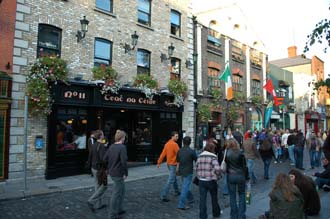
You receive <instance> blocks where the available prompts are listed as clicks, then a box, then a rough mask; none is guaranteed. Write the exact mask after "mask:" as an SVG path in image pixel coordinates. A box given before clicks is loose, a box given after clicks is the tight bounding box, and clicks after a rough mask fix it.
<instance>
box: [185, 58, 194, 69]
mask: <svg viewBox="0 0 330 219" xmlns="http://www.w3.org/2000/svg"><path fill="white" fill-rule="evenodd" d="M193 65H194V63H193V62H192V61H191V59H187V60H186V68H189V67H191V66H193Z"/></svg>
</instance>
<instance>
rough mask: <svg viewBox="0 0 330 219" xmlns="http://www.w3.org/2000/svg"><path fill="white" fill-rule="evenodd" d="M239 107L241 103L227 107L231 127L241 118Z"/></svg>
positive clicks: (228, 123) (227, 117)
mask: <svg viewBox="0 0 330 219" xmlns="http://www.w3.org/2000/svg"><path fill="white" fill-rule="evenodd" d="M239 107H241V106H240V105H238V106H237V105H231V106H229V107H227V111H226V119H227V126H228V127H230V128H233V127H234V124H235V122H236V121H237V119H238V118H239V116H240V115H239Z"/></svg>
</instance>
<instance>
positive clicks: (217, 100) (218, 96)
mask: <svg viewBox="0 0 330 219" xmlns="http://www.w3.org/2000/svg"><path fill="white" fill-rule="evenodd" d="M211 95H212V97H213V103H214V105H215V106H220V104H221V100H222V97H223V94H222V91H221V89H220V88H212V89H211Z"/></svg>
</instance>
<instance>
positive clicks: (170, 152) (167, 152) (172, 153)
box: [157, 131, 180, 202]
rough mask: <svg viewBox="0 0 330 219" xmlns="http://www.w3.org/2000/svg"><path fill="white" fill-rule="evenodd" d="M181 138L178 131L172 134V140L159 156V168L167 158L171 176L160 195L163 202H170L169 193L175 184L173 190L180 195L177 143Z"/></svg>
mask: <svg viewBox="0 0 330 219" xmlns="http://www.w3.org/2000/svg"><path fill="white" fill-rule="evenodd" d="M178 138H179V133H178V132H177V131H173V132H172V133H171V139H170V140H169V141H168V142H167V143H166V144H165V146H164V149H163V151H162V153H161V154H160V156H159V159H158V162H157V167H158V168H159V167H160V164H161V163H162V162H163V160H164V158H165V157H166V160H167V168H168V171H169V176H168V179H167V182H166V184H165V186H164V188H163V190H162V192H161V193H160V199H161V201H163V202H168V201H170V200H169V199H168V192H169V190H170V187H171V185H172V184H173V188H174V191H175V194H176V195H180V192H179V187H178V181H177V179H176V166H177V161H176V155H177V153H178V151H179V145H178V144H177V143H176V142H177V140H178Z"/></svg>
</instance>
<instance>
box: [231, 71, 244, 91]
mask: <svg viewBox="0 0 330 219" xmlns="http://www.w3.org/2000/svg"><path fill="white" fill-rule="evenodd" d="M233 90H234V91H236V92H242V91H243V79H242V76H240V75H233Z"/></svg>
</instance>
